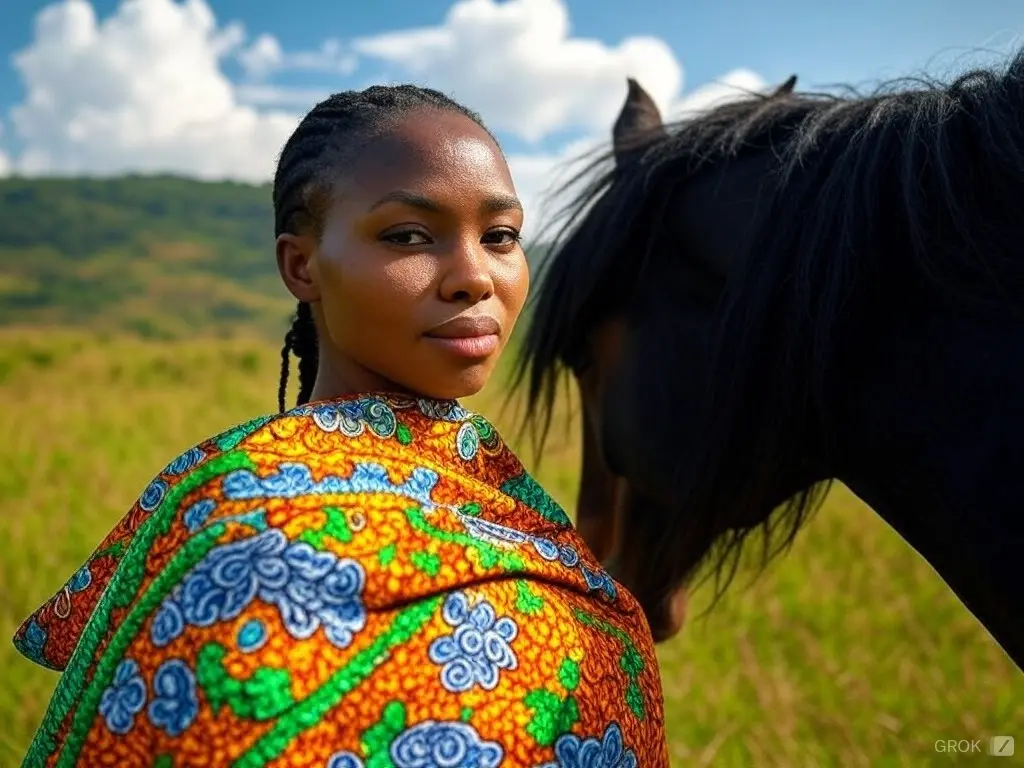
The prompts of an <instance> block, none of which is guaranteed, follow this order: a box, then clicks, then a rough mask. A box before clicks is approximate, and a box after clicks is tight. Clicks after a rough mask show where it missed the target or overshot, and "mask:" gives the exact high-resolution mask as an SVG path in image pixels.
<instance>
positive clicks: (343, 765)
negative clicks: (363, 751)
mask: <svg viewBox="0 0 1024 768" xmlns="http://www.w3.org/2000/svg"><path fill="white" fill-rule="evenodd" d="M326 768H363V761H362V760H361V759H359V757H357V756H356V755H353V754H352V753H351V752H335V753H334V754H333V755H331V756H330V757H329V758H327V766H326Z"/></svg>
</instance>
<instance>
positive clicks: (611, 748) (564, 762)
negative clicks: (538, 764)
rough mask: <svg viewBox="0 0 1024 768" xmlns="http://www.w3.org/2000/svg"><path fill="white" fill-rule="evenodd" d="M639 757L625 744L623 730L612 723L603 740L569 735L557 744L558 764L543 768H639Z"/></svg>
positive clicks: (550, 764)
mask: <svg viewBox="0 0 1024 768" xmlns="http://www.w3.org/2000/svg"><path fill="white" fill-rule="evenodd" d="M636 766H637V762H636V753H635V752H634V751H633V750H632V749H627V748H626V747H625V746H624V745H623V743H622V730H621V729H620V728H619V725H618V723H611V724H610V725H609V726H608V727H607V728H606V729H605V732H604V736H602V737H601V738H600V739H597V738H590V739H581V738H580V737H579V736H576V735H575V734H571V733H567V734H565V735H564V736H560V737H559V738H558V741H556V742H555V762H553V763H548V764H547V765H545V766H543V768H636Z"/></svg>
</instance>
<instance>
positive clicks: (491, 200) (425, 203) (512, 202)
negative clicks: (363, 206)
mask: <svg viewBox="0 0 1024 768" xmlns="http://www.w3.org/2000/svg"><path fill="white" fill-rule="evenodd" d="M387 203H400V204H402V205H408V206H410V207H411V208H419V209H420V210H423V211H429V212H431V213H440V212H442V211H445V210H447V208H446V207H445V206H443V205H441V203H439V202H437V201H436V200H432V199H431V198H429V197H426V196H424V195H421V194H418V193H416V192H410V191H409V190H406V189H396V190H395V191H393V192H388V193H387V194H386V195H384V196H383V197H381V198H380V199H379V200H377V202H375V203H374V204H373V205H371V206H370V210H371V211H373V210H376V209H377V208H380V207H381V206H382V205H386V204H387ZM480 209H481V210H482V211H484V212H486V213H504V212H506V211H522V210H523V204H522V203H521V202H520V201H519V198H517V197H516V196H515V195H490V196H488V197H487V198H485V199H484V201H483V202H482V203H481V204H480Z"/></svg>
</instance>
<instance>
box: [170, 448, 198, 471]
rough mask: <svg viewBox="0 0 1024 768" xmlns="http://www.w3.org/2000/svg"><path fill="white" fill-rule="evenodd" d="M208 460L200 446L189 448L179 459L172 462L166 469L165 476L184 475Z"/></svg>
mask: <svg viewBox="0 0 1024 768" xmlns="http://www.w3.org/2000/svg"><path fill="white" fill-rule="evenodd" d="M205 458H206V454H205V453H203V449H202V448H199V447H198V446H196V447H193V448H189V449H188V450H187V451H185V452H184V453H183V454H181V455H180V456H179V457H178V458H176V459H175V460H174V461H172V462H171V463H170V464H168V465H167V466H166V467H165V468H164V472H163V474H165V475H183V474H185V473H186V472H188V471H189V470H190V469H194V468H195V467H196V466H198V465H199V463H200V462H201V461H202V460H203V459H205Z"/></svg>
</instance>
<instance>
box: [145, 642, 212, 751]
mask: <svg viewBox="0 0 1024 768" xmlns="http://www.w3.org/2000/svg"><path fill="white" fill-rule="evenodd" d="M153 694H154V695H153V701H151V702H150V704H149V712H148V714H149V721H150V722H151V723H153V725H155V726H156V727H157V728H159V729H161V730H162V731H164V732H165V733H166V734H167V735H168V736H180V735H181V734H182V733H184V732H185V729H186V728H188V727H189V726H190V725H191V724H192V721H193V720H195V718H196V713H197V712H199V698H198V696H197V694H196V676H195V673H193V672H192V670H191V669H189V667H188V665H187V664H185V662H183V661H182V660H181V659H170V660H168V661H165V662H164V663H163V664H161V665H160V666H159V667H157V670H156V674H155V675H154V676H153Z"/></svg>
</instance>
